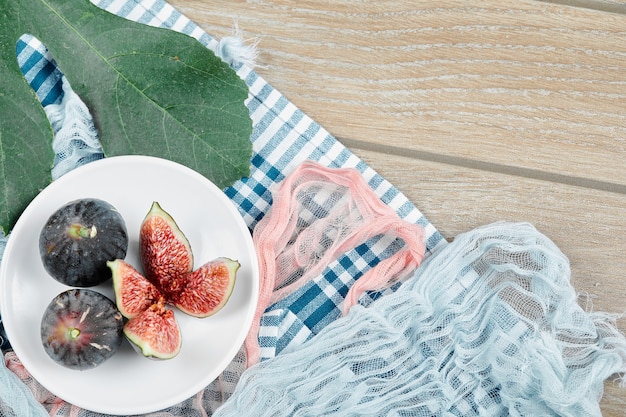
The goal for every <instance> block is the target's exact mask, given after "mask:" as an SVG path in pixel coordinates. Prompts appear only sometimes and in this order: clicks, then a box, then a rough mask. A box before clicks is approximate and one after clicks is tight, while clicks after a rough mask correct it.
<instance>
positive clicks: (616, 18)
mask: <svg viewBox="0 0 626 417" xmlns="http://www.w3.org/2000/svg"><path fill="white" fill-rule="evenodd" d="M172 4H173V5H175V6H176V7H178V8H179V9H180V10H181V11H182V12H184V13H185V14H187V15H188V16H189V17H190V18H192V19H193V20H194V21H196V22H198V23H199V24H200V25H201V26H202V27H203V28H205V29H206V30H207V31H208V32H209V33H211V34H213V35H214V36H216V37H218V38H219V37H221V36H224V35H227V34H231V33H232V27H233V24H234V22H237V23H238V25H239V27H240V28H241V29H242V30H243V31H244V36H245V37H248V38H256V39H258V40H259V50H260V52H261V55H260V59H259V63H260V64H261V67H260V68H258V72H259V73H260V74H261V75H262V76H264V78H266V79H267V80H268V81H269V82H270V83H271V84H272V85H274V86H275V87H276V88H277V89H278V90H279V91H281V92H282V93H283V94H285V95H286V96H287V97H288V98H290V99H291V100H292V101H294V103H295V104H296V105H297V106H299V107H300V108H301V109H303V110H304V111H305V112H306V113H307V114H309V115H310V116H312V117H313V118H314V119H315V120H318V121H320V122H321V124H322V125H323V126H325V127H327V128H328V129H329V130H330V131H331V133H333V134H334V135H335V136H337V137H339V138H342V139H343V138H347V139H351V140H359V141H364V142H369V143H375V144H391V145H394V146H398V147H406V148H410V149H413V150H418V151H426V152H431V153H437V154H442V155H447V156H455V157H460V158H467V159H481V160H486V161H489V162H492V163H496V164H501V165H503V166H511V167H519V166H523V167H527V168H532V169H535V170H540V171H545V172H548V173H555V174H560V175H566V176H571V177H573V178H578V177H583V178H593V179H595V180H599V181H603V182H607V183H610V184H619V185H622V186H623V185H626V162H625V161H626V114H624V112H623V103H624V99H625V98H626V80H625V79H624V77H623V76H622V74H624V73H626V72H625V71H624V70H625V69H626V31H625V30H624V28H626V15H621V14H615V13H607V12H604V11H598V10H590V9H584V8H580V7H567V6H563V5H557V4H549V3H544V2H535V1H532V2H528V1H513V0H504V1H499V0H498V1H496V0H491V1H483V2H466V1H460V0H458V1H451V0H446V1H440V2H432V1H415V2H400V1H396V2H393V1H392V2H354V1H350V0H343V1H337V2H332V3H329V2H326V1H322V0H307V1H298V2H295V1H289V0H275V1H270V0H268V1H264V0H259V1H254V2H232V1H212V2H204V1H202V0H185V1H182V0H174V1H172Z"/></svg>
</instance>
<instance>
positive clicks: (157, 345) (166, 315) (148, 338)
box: [124, 299, 182, 359]
mask: <svg viewBox="0 0 626 417" xmlns="http://www.w3.org/2000/svg"><path fill="white" fill-rule="evenodd" d="M124 335H125V336H126V338H127V339H128V340H129V341H130V342H131V344H132V345H133V348H135V350H136V351H138V352H140V353H141V354H142V355H144V356H145V357H147V358H151V359H171V358H173V357H175V356H176V355H178V352H179V351H180V347H181V345H182V338H181V333H180V328H179V326H178V322H177V321H176V318H175V317H174V311H173V310H169V309H167V308H166V306H165V301H164V300H163V299H161V300H159V301H158V302H157V303H155V304H152V305H151V306H150V307H148V308H147V309H146V310H144V311H142V312H141V313H139V314H138V315H137V316H136V317H134V318H132V319H130V320H128V322H127V323H126V325H125V326H124Z"/></svg>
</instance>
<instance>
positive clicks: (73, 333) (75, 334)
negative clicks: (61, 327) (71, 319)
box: [67, 327, 80, 340]
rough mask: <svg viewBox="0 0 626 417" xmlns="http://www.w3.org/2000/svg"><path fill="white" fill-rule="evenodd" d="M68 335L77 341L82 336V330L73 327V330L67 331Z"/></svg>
mask: <svg viewBox="0 0 626 417" xmlns="http://www.w3.org/2000/svg"><path fill="white" fill-rule="evenodd" d="M67 333H68V335H69V337H70V339H72V340H75V339H77V338H78V336H79V335H80V330H79V329H77V328H76V327H72V328H70V329H68V330H67Z"/></svg>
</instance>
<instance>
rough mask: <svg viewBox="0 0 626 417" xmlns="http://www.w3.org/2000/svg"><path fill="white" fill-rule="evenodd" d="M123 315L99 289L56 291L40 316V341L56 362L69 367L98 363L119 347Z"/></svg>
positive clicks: (82, 366)
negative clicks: (55, 294)
mask: <svg viewBox="0 0 626 417" xmlns="http://www.w3.org/2000/svg"><path fill="white" fill-rule="evenodd" d="M123 327H124V319H123V317H122V314H121V313H120V312H119V311H118V310H117V308H116V306H115V303H113V301H111V300H110V299H109V298H107V297H106V296H104V295H102V294H101V293H99V292H96V291H92V290H88V289H71V290H67V291H64V292H62V293H60V294H59V295H57V296H56V297H55V298H54V299H53V300H52V301H51V302H50V304H49V305H48V307H47V308H46V310H45V312H44V314H43V317H42V320H41V342H42V344H43V347H44V350H45V351H46V353H47V354H48V356H50V358H52V360H53V361H55V362H56V363H58V364H60V365H63V366H65V367H67V368H70V369H76V370H86V369H91V368H95V367H96V366H99V365H100V364H102V363H103V362H105V361H106V360H107V359H109V358H110V357H111V356H113V354H115V352H116V351H117V350H118V348H119V347H120V344H121V343H122V340H123V339H124V335H123Z"/></svg>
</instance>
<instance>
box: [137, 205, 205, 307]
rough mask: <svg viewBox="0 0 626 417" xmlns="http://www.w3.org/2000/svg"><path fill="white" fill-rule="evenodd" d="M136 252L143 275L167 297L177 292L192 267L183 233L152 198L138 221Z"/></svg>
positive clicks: (188, 248)
mask: <svg viewBox="0 0 626 417" xmlns="http://www.w3.org/2000/svg"><path fill="white" fill-rule="evenodd" d="M139 255H140V257H141V263H142V266H143V270H144V273H145V276H146V278H148V280H150V282H152V283H153V284H154V285H156V286H157V287H158V288H159V290H161V292H163V294H164V295H165V297H166V298H167V299H171V298H173V297H175V296H176V295H178V293H179V292H180V291H181V289H182V288H183V287H184V280H185V276H186V274H188V273H190V272H191V271H192V270H193V253H192V252H191V245H190V244H189V241H188V240H187V237H186V236H185V235H184V233H183V232H182V231H181V230H180V228H179V227H178V225H177V224H176V222H175V221H174V219H173V218H172V216H170V215H169V213H167V212H166V211H165V210H163V209H162V208H161V206H160V205H159V203H158V202H156V201H155V202H153V203H152V207H151V208H150V211H149V212H148V214H146V217H145V218H144V220H143V222H142V223H141V228H140V231H139Z"/></svg>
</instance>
